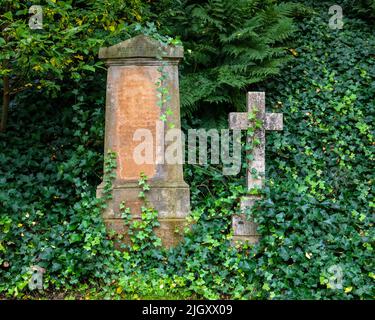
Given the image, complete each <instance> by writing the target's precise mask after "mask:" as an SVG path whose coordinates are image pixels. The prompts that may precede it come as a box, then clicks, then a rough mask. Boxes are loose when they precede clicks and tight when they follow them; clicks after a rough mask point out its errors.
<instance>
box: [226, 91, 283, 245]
mask: <svg viewBox="0 0 375 320" xmlns="http://www.w3.org/2000/svg"><path fill="white" fill-rule="evenodd" d="M247 110H248V112H232V113H230V114H229V127H230V129H241V130H247V129H248V128H249V113H250V112H252V111H254V110H258V111H257V112H256V115H257V118H258V119H259V120H261V121H262V123H263V126H262V128H260V129H257V130H255V135H254V136H255V138H257V139H258V140H259V141H260V144H259V145H257V146H254V148H253V150H252V151H251V153H252V156H253V161H249V162H248V168H247V188H248V190H252V189H254V188H255V189H261V188H262V187H263V180H264V175H265V169H266V161H265V145H266V130H283V115H282V114H281V113H266V111H265V93H264V92H248V95H247ZM248 139H251V138H250V137H248ZM252 168H254V169H255V170H256V171H257V174H258V177H256V178H254V177H253V175H252V174H251V170H252ZM257 199H259V196H247V197H246V198H244V199H242V201H241V205H240V208H241V211H242V212H244V211H245V210H246V208H250V207H252V206H253V205H254V203H255V201H256V200H257ZM232 228H233V240H234V241H248V242H250V243H255V242H257V241H258V239H259V235H258V234H257V232H256V229H257V226H256V224H255V223H254V222H252V221H249V220H247V219H246V215H245V214H244V213H241V214H236V215H234V216H233V219H232Z"/></svg>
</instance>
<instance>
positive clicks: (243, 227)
mask: <svg viewBox="0 0 375 320" xmlns="http://www.w3.org/2000/svg"><path fill="white" fill-rule="evenodd" d="M256 200H259V197H257V196H248V197H244V198H243V199H242V200H241V204H240V211H241V213H240V214H235V215H233V217H232V228H233V238H232V242H233V243H238V242H249V243H250V244H254V243H257V242H258V241H259V238H260V236H259V234H258V233H257V227H258V226H257V224H256V223H254V222H253V221H251V220H248V219H247V216H246V214H245V211H246V209H250V208H251V207H252V206H253V205H254V203H255V201H256Z"/></svg>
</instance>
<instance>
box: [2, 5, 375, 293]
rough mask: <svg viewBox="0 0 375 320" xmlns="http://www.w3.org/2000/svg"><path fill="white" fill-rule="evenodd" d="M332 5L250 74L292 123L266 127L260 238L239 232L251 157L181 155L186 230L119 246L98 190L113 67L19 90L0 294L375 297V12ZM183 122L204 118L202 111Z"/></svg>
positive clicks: (5, 158) (6, 140)
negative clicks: (156, 241) (70, 87)
mask: <svg viewBox="0 0 375 320" xmlns="http://www.w3.org/2000/svg"><path fill="white" fill-rule="evenodd" d="M327 6H328V4H327ZM327 6H325V5H324V4H321V6H319V7H318V6H315V9H316V13H315V14H312V15H311V16H309V17H306V18H305V19H304V20H301V21H299V22H298V30H297V33H296V34H297V35H299V36H298V37H297V39H296V42H295V44H294V46H293V47H290V48H289V49H290V50H288V51H287V52H289V54H290V56H291V57H292V59H291V61H290V62H289V63H288V64H287V65H286V66H285V67H284V68H283V69H282V70H281V73H280V76H278V77H273V78H272V79H271V80H268V81H264V82H262V83H258V84H257V86H251V87H250V88H249V89H252V90H265V91H266V92H267V108H268V110H269V111H274V112H282V113H283V114H284V130H283V131H282V132H278V133H268V135H267V177H268V182H267V187H266V188H265V190H264V201H262V202H260V203H259V206H257V208H256V210H254V212H251V215H252V216H254V217H255V219H256V221H257V222H258V224H259V232H260V234H261V236H262V238H261V241H260V242H259V244H258V245H256V246H254V247H240V248H235V247H233V246H231V244H230V224H231V216H232V215H233V213H234V212H236V211H237V210H238V203H239V201H238V200H239V197H240V196H241V195H243V194H244V177H243V171H242V175H239V176H237V177H230V176H227V177H223V176H222V173H221V170H220V169H221V168H220V167H218V166H205V167H199V166H186V167H185V178H186V181H187V182H188V183H189V184H190V185H191V193H192V209H193V211H192V214H191V219H192V220H193V221H194V222H195V223H194V226H193V228H192V230H191V231H188V232H187V234H186V235H185V239H184V241H183V242H182V243H181V244H180V245H179V246H177V247H176V248H174V249H171V250H169V251H165V250H162V249H160V248H159V247H158V246H154V247H153V246H151V247H150V245H149V243H148V239H147V238H146V239H144V240H141V241H139V242H138V244H137V246H135V247H132V248H130V249H129V250H128V251H126V252H120V251H116V250H114V249H113V246H112V242H111V239H110V235H108V234H107V233H106V232H105V228H104V225H103V222H102V219H101V216H100V206H99V201H98V200H96V199H95V188H96V186H97V185H98V184H99V183H100V180H101V176H102V163H103V154H102V144H103V129H104V128H103V124H104V109H103V106H104V90H105V87H104V86H105V80H104V79H105V78H104V75H105V72H104V71H102V73H100V75H99V77H101V79H102V80H103V81H102V83H101V87H100V85H98V83H97V82H95V81H94V80H95V79H94V78H92V79H91V80H92V82H90V81H88V80H90V79H86V80H87V81H86V82H83V83H82V87H81V88H80V89H79V90H77V91H75V92H70V91H69V92H67V94H66V99H65V100H64V102H65V103H67V104H68V103H70V105H69V108H65V107H64V106H62V105H61V101H60V100H61V99H51V100H50V101H49V103H48V104H47V103H46V101H44V100H41V99H39V98H38V97H37V96H35V95H32V94H27V93H25V94H24V96H19V97H18V98H17V99H16V100H15V101H14V102H13V104H12V106H11V108H12V109H11V111H12V117H11V121H10V123H9V130H8V132H7V133H5V134H1V135H0V203H1V206H0V294H1V295H3V296H6V297H15V298H32V297H45V296H50V297H54V296H58V294H57V293H62V296H65V297H68V298H73V297H79V298H210V299H215V298H235V299H270V298H271V299H360V298H361V299H369V298H370V299H373V298H374V289H373V288H374V279H375V274H374V264H373V260H374V259H373V257H374V254H373V244H374V243H373V241H374V231H373V230H374V229H373V210H374V187H373V179H374V175H373V171H374V170H373V161H374V140H373V122H374V109H375V108H374V107H375V102H374V97H375V81H374V79H375V59H374V58H375V49H374V48H375V37H374V34H373V31H372V29H371V28H372V27H371V21H367V22H366V21H363V20H361V19H360V18H357V17H355V16H349V17H346V18H345V26H344V28H343V29H342V30H332V29H330V28H329V27H328V20H329V18H330V17H329V14H328V9H327ZM247 88H248V87H247ZM244 92H246V91H244ZM72 105H74V107H73V108H72V107H71V106H72ZM54 106H55V107H54ZM211 108H213V106H211ZM233 109H234V107H233ZM192 112H194V111H192ZM184 123H185V127H188V126H195V127H200V126H205V125H206V124H205V123H204V121H200V120H197V119H196V118H195V119H194V116H192V117H186V119H184ZM148 218H149V216H147V217H145V219H148ZM146 231H147V230H146ZM148 232H150V230H148ZM31 265H40V266H42V267H44V268H45V269H46V274H45V286H46V290H45V293H41V294H36V293H35V292H30V291H29V290H28V288H27V283H28V281H29V279H30V270H29V268H30V266H31Z"/></svg>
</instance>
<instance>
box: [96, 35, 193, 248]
mask: <svg viewBox="0 0 375 320" xmlns="http://www.w3.org/2000/svg"><path fill="white" fill-rule="evenodd" d="M99 58H101V59H104V60H105V62H106V64H107V66H108V67H109V68H108V76H107V96H106V118H105V148H104V149H105V150H104V151H105V154H106V153H107V152H108V151H114V152H115V153H116V154H117V169H116V178H115V181H114V182H113V199H112V200H111V201H110V202H109V203H108V209H107V210H106V211H105V212H104V220H105V223H106V225H107V226H108V228H109V229H112V230H114V231H116V232H117V233H120V234H123V235H125V237H126V234H127V230H126V227H125V225H124V222H123V220H122V219H121V214H120V209H119V208H120V203H121V202H123V201H125V205H126V207H128V208H130V209H131V214H132V219H140V215H141V206H143V205H144V203H143V201H142V200H141V199H140V198H139V196H138V195H139V192H140V189H139V185H138V181H139V178H140V175H141V173H144V174H145V175H146V176H147V177H148V183H149V185H150V187H151V190H150V191H149V192H148V193H147V199H148V202H149V205H150V206H152V207H153V208H155V209H156V210H158V214H159V215H158V219H159V222H160V227H159V228H157V229H156V230H155V232H156V234H157V235H158V236H159V237H160V238H161V240H162V243H163V245H165V246H167V247H169V246H173V245H175V244H176V243H177V242H178V241H179V239H180V235H178V234H176V232H175V230H176V228H179V229H180V230H181V229H183V228H181V227H183V226H184V224H185V221H186V220H185V217H186V216H187V215H188V213H189V210H190V192H189V187H188V185H187V184H186V183H185V182H184V180H183V170H182V164H181V162H180V163H174V164H169V163H167V162H165V161H164V152H163V151H164V150H165V149H166V148H168V146H169V145H170V144H172V142H171V141H169V142H168V141H166V140H167V139H165V135H166V133H165V132H167V124H166V123H165V122H162V121H160V117H161V115H162V114H163V108H160V107H158V101H160V99H161V98H160V96H158V91H157V83H158V82H160V78H161V69H160V68H161V67H162V68H163V73H164V74H165V75H166V76H167V77H166V79H165V80H164V81H163V82H164V87H165V88H166V89H167V90H168V92H169V96H170V101H169V102H168V105H169V107H170V109H171V111H172V114H171V115H170V117H169V118H168V123H169V124H170V123H173V125H174V128H176V129H179V128H180V98H179V82H178V63H179V61H180V59H182V58H183V48H182V47H178V46H166V47H165V46H162V45H161V44H160V43H159V42H158V41H156V40H154V39H151V38H149V37H146V36H144V35H140V36H137V37H134V38H132V39H129V40H127V41H124V42H121V43H119V44H117V45H114V46H112V47H108V48H101V49H100V51H99ZM139 129H142V130H146V132H149V133H151V136H152V139H151V141H150V140H144V141H143V142H142V143H143V144H144V147H145V148H146V149H147V150H146V152H150V151H151V152H152V155H153V157H152V159H151V161H146V162H144V163H139V161H137V159H135V157H134V153H135V149H136V148H137V146H139V144H140V143H141V140H142V137H140V136H139V135H138V136H137V134H136V131H137V130H138V132H139ZM179 142H180V141H179ZM181 148H182V145H181ZM102 191H103V183H102V184H101V185H100V186H99V187H98V192H97V194H98V196H100V195H101V194H102Z"/></svg>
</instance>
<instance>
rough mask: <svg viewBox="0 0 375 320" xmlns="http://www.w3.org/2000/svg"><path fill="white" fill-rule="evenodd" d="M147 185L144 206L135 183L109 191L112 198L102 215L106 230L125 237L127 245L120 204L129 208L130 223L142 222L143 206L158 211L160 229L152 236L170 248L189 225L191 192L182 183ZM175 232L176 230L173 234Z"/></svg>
mask: <svg viewBox="0 0 375 320" xmlns="http://www.w3.org/2000/svg"><path fill="white" fill-rule="evenodd" d="M149 184H150V190H149V191H146V199H147V204H145V202H144V200H142V199H140V198H139V193H140V191H141V189H140V188H139V186H138V183H127V184H124V185H117V186H115V187H114V188H113V190H112V199H111V200H109V201H108V202H107V209H106V210H105V211H104V212H103V219H104V222H105V224H106V226H107V229H108V230H109V231H110V230H113V231H115V233H117V234H122V235H123V236H124V241H125V243H129V237H128V236H127V226H126V225H125V222H124V220H123V219H122V217H121V216H122V214H121V211H120V204H121V203H122V202H124V204H125V207H126V208H129V209H130V212H131V218H132V220H140V219H141V208H142V206H145V207H150V208H154V209H155V210H157V211H158V221H159V223H160V226H159V227H157V228H155V234H156V235H157V236H158V237H160V238H161V241H162V245H163V246H165V247H167V248H169V247H173V246H175V245H176V244H177V243H178V242H179V241H181V239H182V235H183V230H184V228H185V227H186V226H187V225H188V223H187V221H186V216H187V214H188V213H189V211H190V191H189V186H188V185H187V184H186V183H185V182H181V183H176V184H168V186H163V185H158V184H157V183H156V184H152V183H149ZM102 192H103V186H102V185H100V186H99V187H98V189H97V197H100V196H101V194H102ZM176 230H179V231H178V232H176Z"/></svg>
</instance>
